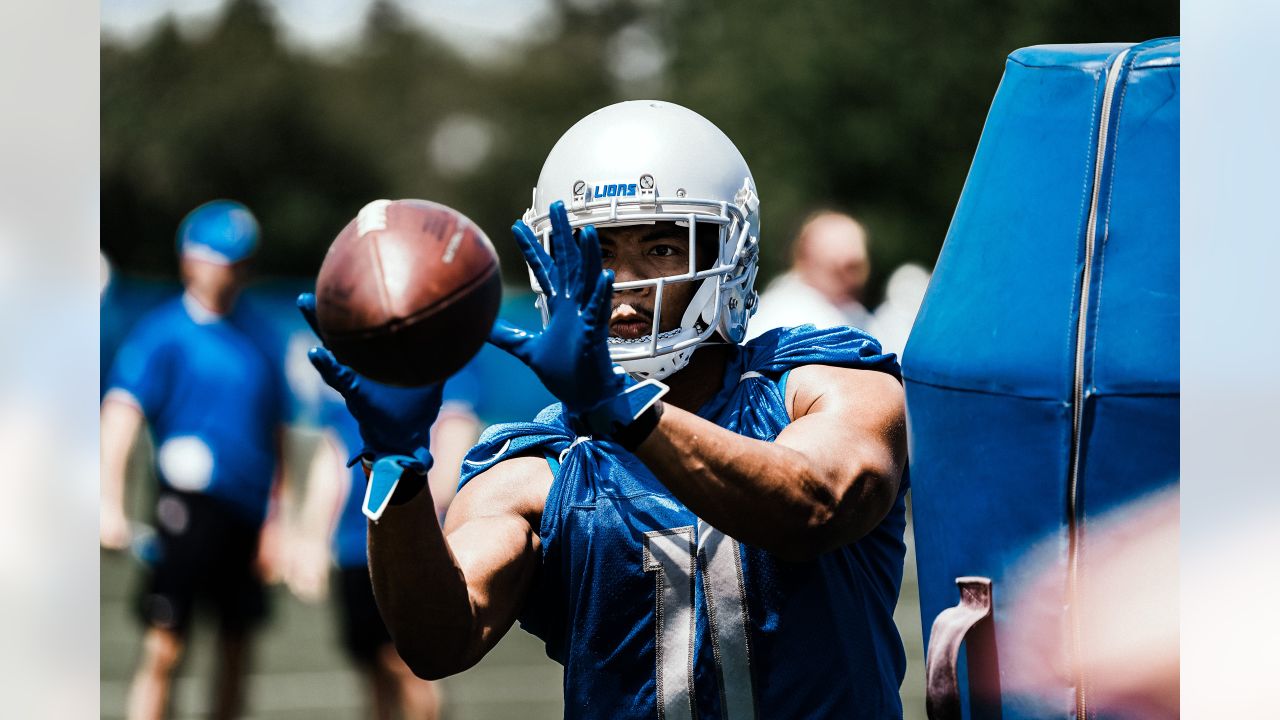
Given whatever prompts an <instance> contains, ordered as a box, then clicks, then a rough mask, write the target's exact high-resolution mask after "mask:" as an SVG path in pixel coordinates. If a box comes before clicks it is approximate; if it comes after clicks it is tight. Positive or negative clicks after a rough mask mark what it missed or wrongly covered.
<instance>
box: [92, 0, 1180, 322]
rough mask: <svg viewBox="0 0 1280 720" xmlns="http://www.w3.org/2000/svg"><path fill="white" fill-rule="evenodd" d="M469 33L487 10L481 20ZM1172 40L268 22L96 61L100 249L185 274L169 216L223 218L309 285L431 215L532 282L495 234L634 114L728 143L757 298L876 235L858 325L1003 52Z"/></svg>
mask: <svg viewBox="0 0 1280 720" xmlns="http://www.w3.org/2000/svg"><path fill="white" fill-rule="evenodd" d="M477 12H484V10H483V9H479V7H478V9H477ZM1177 33H1178V3H1177V2H1176V1H1174V0H1134V1H1132V2H1126V3H1114V2H1103V1H1102V0H1034V1H1031V0H1017V1H1015V0H995V1H990V0H984V1H981V2H980V1H978V0H933V1H932V2H923V3H885V2H870V1H869V0H859V1H856V2H851V1H844V2H840V1H836V0H832V1H829V2H795V3H779V2H775V1H774V0H738V1H737V2H733V3H730V2H727V1H725V0H700V1H695V0H668V1H665V2H664V1H662V0H551V1H550V3H549V7H548V9H547V12H546V13H545V14H544V17H543V20H542V22H540V23H538V24H537V27H534V28H530V29H529V31H528V32H526V33H524V37H525V39H524V40H523V41H520V42H512V43H509V47H501V48H491V49H490V50H496V52H487V53H484V54H482V55H477V54H474V53H466V52H462V51H461V50H460V49H459V48H458V46H457V44H456V43H450V42H447V41H446V40H445V39H443V38H442V37H441V36H440V35H439V34H438V33H437V31H433V29H432V28H430V27H427V26H424V25H421V24H419V23H418V22H417V21H415V20H413V19H411V17H410V16H409V15H408V14H406V13H405V12H404V10H403V9H402V8H401V7H400V6H399V5H397V4H395V3H393V2H390V1H389V0H378V1H377V2H374V3H373V4H372V5H371V6H370V9H369V11H368V13H367V15H366V17H365V19H364V21H363V27H362V29H361V30H360V32H358V33H356V34H354V35H353V39H352V41H351V42H349V43H347V44H346V45H345V46H343V47H341V48H326V49H316V48H307V47H303V46H299V45H297V44H293V43H289V42H287V41H286V38H285V36H284V34H283V32H282V30H281V26H280V22H279V20H278V17H277V15H276V12H275V8H274V7H273V6H272V5H271V3H269V2H265V1H264V0H229V1H228V2H226V3H225V5H224V6H223V7H222V9H221V11H220V12H219V14H218V15H217V16H216V18H215V19H213V20H212V21H211V22H210V23H208V24H207V26H205V27H201V28H198V29H195V30H193V29H191V28H189V27H187V26H182V25H179V24H178V23H177V22H176V21H175V20H173V19H172V18H169V19H165V20H162V21H160V22H159V23H158V24H156V25H155V26H154V28H152V29H151V30H150V31H149V32H148V34H147V35H146V36H145V37H143V38H142V39H141V40H133V41H130V42H123V41H119V40H116V39H113V38H112V37H110V36H109V35H104V37H103V42H102V51H101V52H102V85H101V93H102V117H101V122H102V158H101V172H102V247H103V250H104V252H105V253H106V255H107V256H108V257H109V258H110V259H111V260H112V262H114V263H115V264H116V265H117V267H119V268H121V269H123V270H125V271H126V272H131V273H136V274H145V275H153V276H172V275H173V274H174V273H175V269H176V268H175V261H174V246H173V234H174V229H175V228H176V227H177V224H178V221H179V220H180V219H181V217H182V216H183V215H184V214H185V213H186V212H187V211H189V210H190V209H191V208H193V207H194V206H196V205H197V204H199V203H201V202H203V201H205V200H208V199H211V198H214V197H231V198H235V199H238V200H241V201H243V202H245V203H247V204H248V205H249V206H250V207H252V208H253V209H254V211H255V212H256V213H257V214H258V216H259V219H260V220H261V222H262V225H263V229H264V244H263V247H262V250H261V253H260V257H259V261H258V266H259V272H261V273H264V274H268V275H276V276H314V274H315V272H316V270H317V269H318V268H319V265H320V261H321V259H322V258H323V256H324V251H325V249H326V248H327V246H328V244H329V241H330V240H332V238H333V237H334V235H336V234H337V232H338V230H340V229H341V228H342V227H343V225H345V223H346V222H347V221H348V220H350V218H352V217H353V216H354V215H355V213H356V211H357V210H359V208H360V207H361V206H362V205H363V204H364V203H365V202H367V201H368V200H372V199H375V198H379V197H392V198H396V197H425V198H430V199H433V200H437V201H440V202H444V203H446V204H449V205H452V206H454V207H456V208H458V209H459V210H461V211H462V212H464V213H466V214H467V215H469V216H470V217H472V218H473V219H474V220H476V221H477V222H478V223H479V224H480V225H481V227H483V228H484V229H485V230H486V231H487V232H488V233H489V235H490V237H491V238H493V239H494V241H495V243H496V244H497V246H498V248H499V252H500V253H501V254H502V256H503V260H504V268H505V270H504V271H505V273H506V277H507V279H508V281H510V282H524V275H523V271H522V266H521V265H520V263H519V259H518V258H519V256H518V254H517V253H516V251H515V247H514V244H513V243H512V242H511V240H510V238H509V232H508V230H507V228H508V227H509V226H510V224H511V222H512V221H513V220H515V219H516V218H517V217H518V216H519V215H520V214H521V212H523V210H524V208H525V207H526V206H527V204H528V202H529V198H530V190H531V188H532V186H533V184H534V182H535V181H536V179H537V175H538V172H539V170H540V168H541V164H542V160H543V159H544V157H545V155H546V153H547V152H548V151H549V150H550V148H551V146H552V145H553V144H554V142H555V140H556V139H557V138H558V137H559V136H560V134H561V133H563V132H564V131H565V130H566V129H568V127H569V126H570V125H571V124H572V123H573V122H575V121H576V120H577V119H579V118H580V117H582V116H583V115H585V114H587V113H588V112H590V111H592V110H594V109H596V108H598V107H602V106H604V105H607V104H610V103H613V102H617V101H620V100H625V99H633V98H644V97H654V98H660V99H668V100H672V101H675V102H678V103H681V104H684V105H687V106H689V107H691V108H693V109H695V110H697V111H698V112H700V113H702V114H703V115H705V116H706V117H707V118H709V119H710V120H711V121H712V122H714V123H716V124H717V125H719V126H720V127H721V128H722V129H723V130H724V131H725V132H726V133H727V134H728V135H729V136H730V137H731V138H733V139H734V141H735V142H736V143H737V145H738V147H739V149H740V150H741V151H742V153H743V155H744V156H745V157H746V158H747V161H748V163H749V164H750V165H751V168H752V170H753V173H754V175H755V177H756V182H757V184H758V186H759V188H760V194H761V197H762V202H763V204H762V213H763V215H762V217H763V228H764V242H763V247H764V257H763V268H762V278H763V279H765V280H767V279H768V278H770V277H772V276H773V275H774V274H776V273H777V272H779V271H781V270H782V269H783V268H784V266H785V265H786V261H787V247H788V245H789V242H790V238H791V235H792V234H793V233H794V231H795V230H796V228H797V226H798V224H799V222H800V220H801V219H802V218H803V217H804V216H805V215H806V214H807V213H808V212H810V211H811V210H813V209H815V208H816V207H835V208H838V209H843V210H846V211H849V212H851V213H853V214H854V215H856V216H857V217H859V218H860V219H862V220H863V221H864V222H865V223H866V225H867V226H868V228H869V230H870V232H871V237H872V258H873V264H874V270H873V277H872V283H871V285H870V287H869V291H870V292H869V296H868V298H867V299H868V300H869V301H870V303H869V304H870V305H872V306H874V304H875V303H876V302H877V301H878V299H879V294H880V292H881V289H882V287H883V282H884V279H885V278H886V277H887V275H888V274H889V272H890V271H892V269H893V268H894V267H896V266H897V265H898V264H900V263H902V262H905V261H916V262H920V263H922V264H924V265H925V266H927V267H931V266H932V264H933V261H934V258H935V257H936V256H937V253H938V250H939V248H940V247H941V244H942V240H943V237H944V236H945V234H946V230H947V225H948V223H949V222H950V218H951V213H952V211H953V209H954V206H955V202H956V199H957V198H958V197H959V194H960V190H961V187H962V185H963V183H964V178H965V174H966V172H967V171H968V167H969V162H970V159H971V158H972V155H973V151H974V148H975V147H976V145H977V142H978V137H979V134H980V132H981V129H982V123H983V121H984V119H985V116H986V111H987V108H988V106H989V104H990V101H991V97H992V95H993V94H994V92H995V89H996V86H997V84H998V83H999V80H1000V76H1001V73H1002V72H1003V66H1004V58H1005V56H1006V55H1007V54H1008V53H1009V52H1011V51H1012V50H1014V49H1016V48H1018V47H1022V46H1026V45H1033V44H1043V43H1075V42H1106V41H1138V40H1145V39H1149V38H1153V37H1159V36H1163V35H1174V34H1177Z"/></svg>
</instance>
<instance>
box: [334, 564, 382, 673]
mask: <svg viewBox="0 0 1280 720" xmlns="http://www.w3.org/2000/svg"><path fill="white" fill-rule="evenodd" d="M335 582H336V584H337V585H338V596H339V597H340V598H341V602H339V603H338V614H339V617H340V621H341V625H342V644H343V646H344V647H345V648H346V650H347V652H348V653H349V654H350V655H351V657H352V659H354V660H355V661H356V662H360V663H371V662H374V661H375V660H376V659H377V657H378V649H379V648H381V647H382V646H383V645H388V644H390V643H391V633H390V632H389V631H388V630H387V626H386V623H384V622H382V615H381V614H379V613H378V604H377V603H376V602H375V601H374V599H373V581H371V580H370V579H369V568H367V567H363V566H362V567H351V568H342V569H340V570H339V571H338V573H337V579H336V581H335Z"/></svg>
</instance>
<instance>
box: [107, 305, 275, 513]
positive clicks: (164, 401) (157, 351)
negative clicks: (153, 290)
mask: <svg viewBox="0 0 1280 720" xmlns="http://www.w3.org/2000/svg"><path fill="white" fill-rule="evenodd" d="M193 303H195V301H194V300H193V299H191V298H189V297H186V296H183V297H180V298H177V299H174V300H172V301H170V302H167V303H165V304H163V305H161V306H159V307H157V308H156V309H155V310H153V311H151V312H150V313H149V314H148V315H146V316H145V317H144V318H142V319H141V320H140V321H139V322H138V324H137V326H136V327H134V329H133V331H132V332H131V333H130V334H129V336H128V337H127V338H126V339H125V342H124V344H123V345H122V346H121V348H120V350H119V352H118V353H117V355H116V359H115V363H114V364H113V366H112V369H111V374H110V378H109V381H108V386H109V387H110V390H108V394H118V393H120V392H123V393H126V394H127V395H128V397H130V398H132V401H133V402H135V403H137V404H138V406H139V407H140V408H141V409H142V412H143V414H144V415H145V416H146V419H147V423H148V425H149V426H150V429H151V433H152V437H153V439H154V441H155V447H156V470H157V475H159V477H160V482H161V483H162V484H163V485H166V486H168V487H172V488H175V489H178V490H185V491H189V492H200V493H204V494H207V495H209V496H212V497H216V498H219V499H221V500H223V501H226V502H227V503H229V504H230V505H231V506H232V507H234V508H235V509H236V510H237V511H239V512H240V513H241V514H242V515H243V516H245V517H247V518H249V519H251V520H253V521H255V522H261V520H262V518H263V517H264V516H265V515H266V509H267V503H268V499H269V497H270V493H271V483H272V479H273V477H274V474H275V467H276V462H277V457H276V445H275V443H276V437H275V434H276V432H277V430H278V429H279V426H280V422H281V419H282V418H281V408H282V398H283V396H282V388H281V385H280V380H279V378H278V376H277V373H276V371H275V369H274V368H273V367H272V366H271V364H270V362H269V361H268V360H267V358H266V356H265V355H264V354H263V353H262V351H261V350H260V349H259V348H258V347H257V346H256V345H255V344H254V343H253V342H252V341H251V340H250V339H249V337H248V336H247V335H246V334H245V333H244V332H242V331H241V330H240V329H239V328H238V327H237V324H236V319H235V315H234V314H233V315H232V316H231V317H228V318H221V317H218V316H216V315H212V314H210V313H208V312H207V311H205V310H203V308H200V307H199V306H193Z"/></svg>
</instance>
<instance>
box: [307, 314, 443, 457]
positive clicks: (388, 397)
mask: <svg viewBox="0 0 1280 720" xmlns="http://www.w3.org/2000/svg"><path fill="white" fill-rule="evenodd" d="M298 309H299V310H301V311H302V316H303V317H305V318H306V319H307V322H308V323H310V324H311V327H312V329H313V330H316V335H317V336H318V335H319V334H320V332H319V330H318V329H317V324H316V319H315V318H316V296H315V295H313V294H312V293H303V294H302V295H299V296H298ZM307 357H308V358H309V359H310V360H311V364H312V365H314V366H315V368H316V370H318V371H319V372H320V377H322V378H324V381H325V383H327V384H328V385H329V387H331V388H333V389H334V390H337V391H338V393H339V394H340V395H342V398H343V399H344V400H345V401H346V403H347V411H348V412H350V413H351V416H352V417H353V418H355V420H356V423H357V424H358V425H359V426H360V438H361V439H362V440H363V441H364V447H363V448H361V450H360V454H359V456H360V457H361V458H363V459H366V460H368V461H370V462H376V461H378V460H380V459H382V458H385V457H392V456H399V457H402V458H403V460H402V462H401V464H402V465H403V466H404V467H405V468H408V469H413V470H415V471H417V472H419V473H425V472H426V471H427V470H428V469H430V467H431V462H432V460H431V453H430V451H429V449H428V448H429V445H430V438H431V425H432V423H434V422H435V421H436V416H437V415H439V414H440V404H441V401H442V390H443V386H442V384H435V385H426V386H423V387H414V388H402V387H392V386H390V385H383V384H381V383H377V382H374V381H373V380H370V379H368V378H366V377H363V376H361V375H360V374H359V373H357V372H356V371H355V370H352V369H351V368H349V367H347V366H346V365H343V364H342V363H340V362H338V360H337V358H335V357H334V356H333V353H331V352H329V351H328V350H327V349H325V348H324V347H313V348H311V350H310V352H308V353H307Z"/></svg>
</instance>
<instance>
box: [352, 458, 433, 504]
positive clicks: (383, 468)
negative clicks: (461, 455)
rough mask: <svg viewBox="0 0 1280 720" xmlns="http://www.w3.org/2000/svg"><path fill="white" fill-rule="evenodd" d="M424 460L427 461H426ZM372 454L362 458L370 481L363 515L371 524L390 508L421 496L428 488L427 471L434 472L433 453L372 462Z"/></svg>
mask: <svg viewBox="0 0 1280 720" xmlns="http://www.w3.org/2000/svg"><path fill="white" fill-rule="evenodd" d="M423 456H425V459H424V458H423ZM373 457H374V456H373V455H372V454H371V453H362V454H361V455H360V456H359V458H360V462H361V464H362V465H364V468H365V473H366V474H367V476H368V478H369V482H368V485H367V486H366V487H365V492H364V506H363V510H364V514H365V517H367V518H369V519H370V520H374V521H377V520H378V519H380V518H381V517H382V513H383V512H385V511H386V509H387V506H388V505H403V504H405V503H407V502H409V501H410V500H412V499H414V498H415V497H417V496H418V494H419V493H421V492H422V489H423V488H425V487H426V486H427V471H428V470H430V469H431V464H432V458H431V455H430V453H426V452H425V451H424V452H419V453H416V454H415V456H414V457H410V456H408V455H387V456H384V457H380V458H376V459H372V460H371V458H373Z"/></svg>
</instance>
